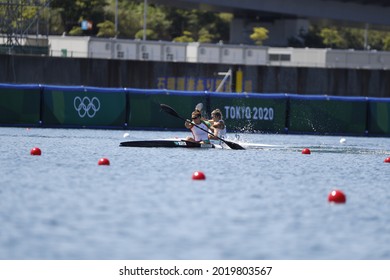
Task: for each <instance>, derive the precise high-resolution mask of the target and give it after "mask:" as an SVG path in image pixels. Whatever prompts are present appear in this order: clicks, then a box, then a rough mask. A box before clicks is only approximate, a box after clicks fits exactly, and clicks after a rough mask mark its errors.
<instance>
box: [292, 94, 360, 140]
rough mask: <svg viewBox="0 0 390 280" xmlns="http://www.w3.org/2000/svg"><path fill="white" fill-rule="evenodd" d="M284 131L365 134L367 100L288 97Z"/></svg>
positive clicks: (335, 97)
mask: <svg viewBox="0 0 390 280" xmlns="http://www.w3.org/2000/svg"><path fill="white" fill-rule="evenodd" d="M289 99H290V101H289V115H288V129H289V132H293V133H316V134H353V135H364V134H366V133H367V131H366V129H367V124H366V116H367V99H366V98H365V97H338V96H318V95H294V94H289Z"/></svg>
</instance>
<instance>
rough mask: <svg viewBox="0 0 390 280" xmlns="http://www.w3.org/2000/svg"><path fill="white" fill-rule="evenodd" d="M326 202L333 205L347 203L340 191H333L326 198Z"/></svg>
mask: <svg viewBox="0 0 390 280" xmlns="http://www.w3.org/2000/svg"><path fill="white" fill-rule="evenodd" d="M328 201H329V202H334V203H345V202H346V201H347V197H346V196H345V194H344V193H343V192H342V191H340V190H333V191H331V192H330V194H329V196H328Z"/></svg>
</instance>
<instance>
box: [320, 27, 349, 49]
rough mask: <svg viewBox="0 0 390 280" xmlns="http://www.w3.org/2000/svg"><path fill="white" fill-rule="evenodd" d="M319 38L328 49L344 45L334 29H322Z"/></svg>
mask: <svg viewBox="0 0 390 280" xmlns="http://www.w3.org/2000/svg"><path fill="white" fill-rule="evenodd" d="M320 36H321V38H322V40H323V43H324V44H325V45H326V46H328V47H332V48H333V47H336V48H337V47H338V48H340V47H341V46H343V44H344V40H343V38H342V37H341V36H340V34H339V32H338V31H337V29H336V28H323V29H322V30H321V32H320Z"/></svg>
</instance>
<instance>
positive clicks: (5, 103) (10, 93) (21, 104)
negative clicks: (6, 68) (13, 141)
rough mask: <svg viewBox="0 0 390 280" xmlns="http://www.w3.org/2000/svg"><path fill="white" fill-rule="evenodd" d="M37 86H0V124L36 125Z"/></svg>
mask: <svg viewBox="0 0 390 280" xmlns="http://www.w3.org/2000/svg"><path fill="white" fill-rule="evenodd" d="M40 92H41V88H40V86H39V85H9V84H1V85H0V124H7V125H38V124H39V120H40V119H39V113H40Z"/></svg>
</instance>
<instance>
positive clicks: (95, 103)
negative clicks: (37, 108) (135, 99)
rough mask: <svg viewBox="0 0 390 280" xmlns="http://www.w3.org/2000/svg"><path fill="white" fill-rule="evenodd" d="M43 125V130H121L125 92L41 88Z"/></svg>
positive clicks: (122, 90)
mask: <svg viewBox="0 0 390 280" xmlns="http://www.w3.org/2000/svg"><path fill="white" fill-rule="evenodd" d="M43 96H44V106H43V114H42V121H43V124H44V125H45V126H64V127H66V126H69V127H123V126H125V125H126V124H125V116H126V114H125V111H126V107H125V106H126V94H125V90H124V89H109V88H107V89H103V88H93V87H55V86H47V87H45V88H44V95H43Z"/></svg>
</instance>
